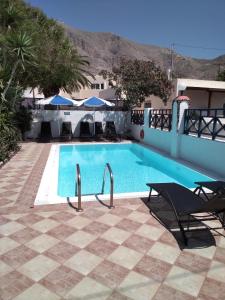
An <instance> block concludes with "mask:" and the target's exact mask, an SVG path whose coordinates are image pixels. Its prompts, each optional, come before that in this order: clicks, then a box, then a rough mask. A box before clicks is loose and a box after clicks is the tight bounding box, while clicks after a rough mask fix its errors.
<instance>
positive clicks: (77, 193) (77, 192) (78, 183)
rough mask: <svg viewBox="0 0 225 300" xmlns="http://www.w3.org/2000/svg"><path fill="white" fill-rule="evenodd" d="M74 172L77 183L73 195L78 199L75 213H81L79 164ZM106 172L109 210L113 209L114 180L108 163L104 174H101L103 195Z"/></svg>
mask: <svg viewBox="0 0 225 300" xmlns="http://www.w3.org/2000/svg"><path fill="white" fill-rule="evenodd" d="M76 170H77V172H76V173H77V181H76V190H75V195H76V196H77V197H78V207H77V211H78V212H80V211H83V209H82V207H81V174H80V166H79V164H76ZM107 170H108V172H109V175H110V203H109V208H113V207H114V205H113V190H114V178H113V172H112V169H111V166H110V164H109V163H106V165H105V169H104V173H103V182H102V194H104V189H105V177H106V171H107Z"/></svg>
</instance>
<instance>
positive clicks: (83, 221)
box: [66, 216, 92, 229]
mask: <svg viewBox="0 0 225 300" xmlns="http://www.w3.org/2000/svg"><path fill="white" fill-rule="evenodd" d="M91 222H92V220H89V219H87V218H85V217H82V216H76V217H74V218H72V219H70V220H69V221H68V222H66V224H67V225H70V226H72V227H75V228H77V229H82V228H84V227H85V226H87V225H88V224H90V223H91Z"/></svg>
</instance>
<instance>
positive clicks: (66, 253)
mask: <svg viewBox="0 0 225 300" xmlns="http://www.w3.org/2000/svg"><path fill="white" fill-rule="evenodd" d="M79 250H80V249H79V248H78V247H76V246H74V245H71V244H68V243H66V242H59V243H58V244H57V245H55V246H53V247H52V248H50V249H48V250H47V251H45V252H44V253H43V254H44V255H45V256H48V257H49V258H51V259H53V260H55V261H56V262H58V263H60V264H62V263H64V262H65V261H66V260H68V259H69V258H70V257H72V256H73V255H74V254H76V253H77V252H78V251H79Z"/></svg>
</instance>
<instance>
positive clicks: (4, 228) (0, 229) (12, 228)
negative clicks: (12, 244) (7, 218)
mask: <svg viewBox="0 0 225 300" xmlns="http://www.w3.org/2000/svg"><path fill="white" fill-rule="evenodd" d="M24 228H25V226H23V225H22V224H20V223H17V222H14V221H12V222H8V223H6V224H4V225H1V226H0V234H2V235H5V236H8V235H10V234H13V233H15V232H17V231H19V230H21V229H24Z"/></svg>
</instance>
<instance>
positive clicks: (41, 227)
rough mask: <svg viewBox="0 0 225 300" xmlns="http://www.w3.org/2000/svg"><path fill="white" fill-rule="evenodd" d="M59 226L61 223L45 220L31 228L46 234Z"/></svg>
mask: <svg viewBox="0 0 225 300" xmlns="http://www.w3.org/2000/svg"><path fill="white" fill-rule="evenodd" d="M58 225H59V223H58V222H56V221H54V220H51V219H44V220H41V221H40V222H37V223H35V224H34V225H32V226H31V227H32V228H33V229H35V230H38V231H40V232H42V233H45V232H47V231H49V230H51V229H53V228H55V227H56V226H58Z"/></svg>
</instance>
